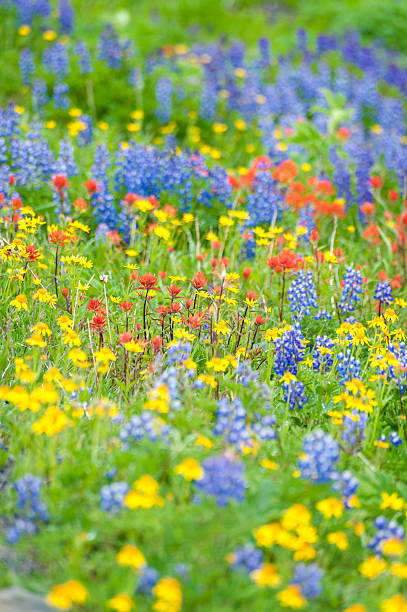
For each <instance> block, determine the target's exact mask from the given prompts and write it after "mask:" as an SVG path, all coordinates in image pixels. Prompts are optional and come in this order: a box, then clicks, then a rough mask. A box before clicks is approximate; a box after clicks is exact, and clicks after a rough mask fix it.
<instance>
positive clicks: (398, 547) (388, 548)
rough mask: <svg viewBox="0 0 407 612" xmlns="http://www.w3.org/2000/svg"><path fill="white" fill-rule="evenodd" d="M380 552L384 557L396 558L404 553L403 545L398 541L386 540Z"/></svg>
mask: <svg viewBox="0 0 407 612" xmlns="http://www.w3.org/2000/svg"><path fill="white" fill-rule="evenodd" d="M382 552H383V554H384V555H390V556H392V557H393V556H397V555H401V554H402V553H403V552H404V544H403V542H401V541H400V540H397V539H393V540H386V542H385V543H384V544H383V548H382Z"/></svg>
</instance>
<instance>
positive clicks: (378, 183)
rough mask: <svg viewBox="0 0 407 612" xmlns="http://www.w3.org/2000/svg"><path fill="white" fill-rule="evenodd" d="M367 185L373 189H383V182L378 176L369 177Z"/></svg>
mask: <svg viewBox="0 0 407 612" xmlns="http://www.w3.org/2000/svg"><path fill="white" fill-rule="evenodd" d="M369 183H370V184H371V186H372V187H374V188H375V189H380V187H383V180H382V179H381V178H380V176H371V177H370V181H369Z"/></svg>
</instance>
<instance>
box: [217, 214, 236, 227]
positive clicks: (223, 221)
mask: <svg viewBox="0 0 407 612" xmlns="http://www.w3.org/2000/svg"><path fill="white" fill-rule="evenodd" d="M219 225H220V226H221V227H232V225H234V221H233V219H231V218H230V217H226V216H224V215H222V216H220V217H219Z"/></svg>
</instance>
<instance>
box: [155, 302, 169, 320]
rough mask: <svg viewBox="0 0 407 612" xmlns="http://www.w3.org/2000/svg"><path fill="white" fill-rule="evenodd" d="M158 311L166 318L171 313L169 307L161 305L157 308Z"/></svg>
mask: <svg viewBox="0 0 407 612" xmlns="http://www.w3.org/2000/svg"><path fill="white" fill-rule="evenodd" d="M156 311H157V312H158V314H160V315H161V316H162V317H163V318H164V317H166V316H167V314H168V313H169V312H170V309H169V308H168V306H164V304H160V305H159V306H158V307H157V308H156Z"/></svg>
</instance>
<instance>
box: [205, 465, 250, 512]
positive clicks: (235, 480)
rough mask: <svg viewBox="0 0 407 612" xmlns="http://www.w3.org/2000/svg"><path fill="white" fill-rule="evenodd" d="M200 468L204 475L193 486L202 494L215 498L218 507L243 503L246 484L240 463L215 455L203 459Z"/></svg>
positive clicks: (242, 466)
mask: <svg viewBox="0 0 407 612" xmlns="http://www.w3.org/2000/svg"><path fill="white" fill-rule="evenodd" d="M202 467H203V469H204V475H203V477H202V478H201V479H200V480H198V481H197V482H196V483H195V484H196V486H197V488H198V489H199V490H200V491H202V492H203V493H206V494H207V495H211V496H213V497H215V499H216V503H217V505H218V506H221V507H223V506H227V505H228V504H229V503H230V502H231V501H232V500H235V501H237V502H241V501H243V499H244V497H245V494H246V488H247V484H246V481H245V479H244V465H243V464H242V463H238V462H237V461H231V460H230V459H228V458H227V457H225V456H224V455H215V456H214V457H209V458H208V459H205V461H203V463H202Z"/></svg>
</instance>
